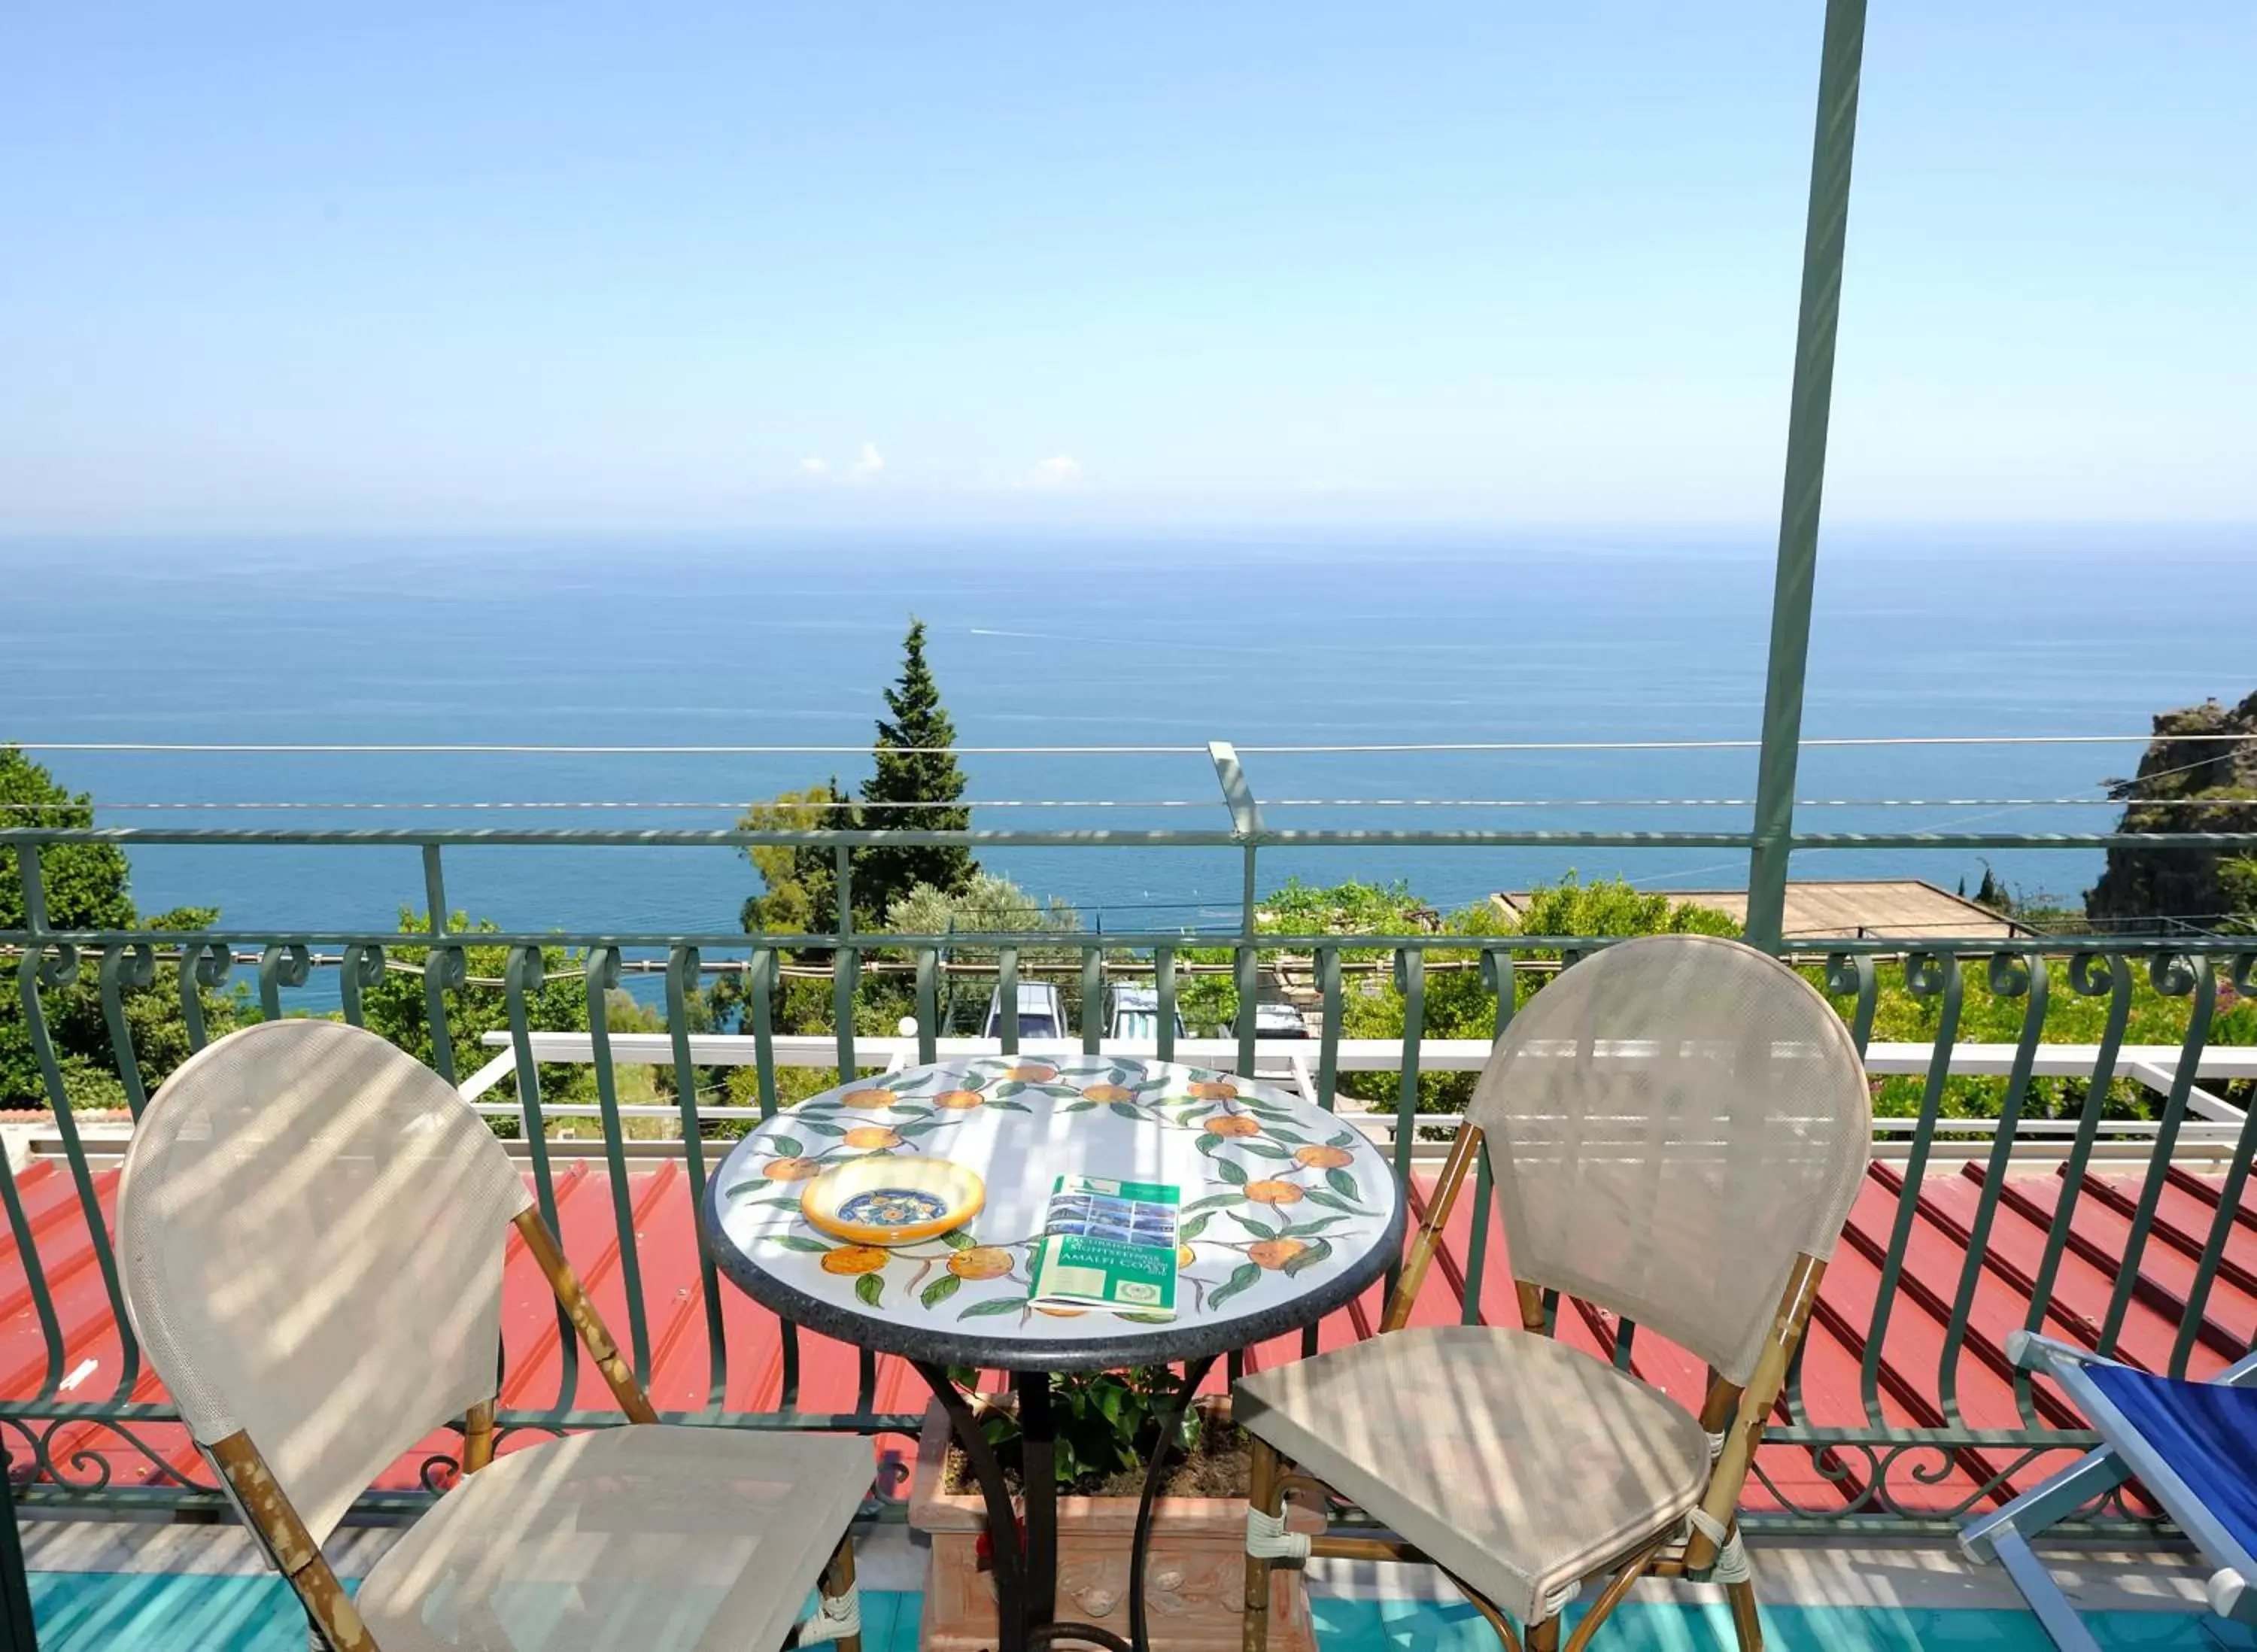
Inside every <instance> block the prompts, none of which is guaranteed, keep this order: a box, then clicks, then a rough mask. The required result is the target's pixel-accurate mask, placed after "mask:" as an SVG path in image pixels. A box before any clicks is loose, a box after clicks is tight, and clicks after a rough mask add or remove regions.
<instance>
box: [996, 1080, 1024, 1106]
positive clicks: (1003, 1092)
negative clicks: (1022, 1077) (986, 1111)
mask: <svg viewBox="0 0 2257 1652" xmlns="http://www.w3.org/2000/svg"><path fill="white" fill-rule="evenodd" d="M1025 1088H1026V1086H1025V1085H1024V1084H1021V1083H1020V1082H1019V1081H1018V1080H1017V1079H1015V1078H1014V1079H1011V1080H1010V1081H1008V1083H1005V1084H998V1085H996V1086H995V1088H994V1091H993V1092H991V1093H992V1094H993V1095H994V1098H995V1099H996V1100H998V1101H1001V1099H1002V1098H1004V1097H1006V1096H1015V1095H1017V1094H1018V1093H1019V1092H1020V1091H1022V1090H1024V1089H1025Z"/></svg>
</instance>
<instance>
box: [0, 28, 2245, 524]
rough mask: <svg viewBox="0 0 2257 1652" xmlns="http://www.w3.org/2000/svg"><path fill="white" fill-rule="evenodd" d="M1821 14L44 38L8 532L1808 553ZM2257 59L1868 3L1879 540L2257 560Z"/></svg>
mask: <svg viewBox="0 0 2257 1652" xmlns="http://www.w3.org/2000/svg"><path fill="white" fill-rule="evenodd" d="M1819 16H1820V6H1819V4H1817V0H1798V3H1797V4H1718V5H1704V6H1687V5H1683V4H1591V5H1568V6H1562V5H1550V6H1538V5H1535V4H1495V3H1485V4H1429V5H1413V6H1409V7H1400V6H1397V7H1376V6H1371V5H1369V4H1363V5H1324V4H1304V5H1298V6H1294V7H1291V8H1285V7H1218V6H1213V5H1197V6H1192V5H1144V6H1138V7H1134V8H1126V7H1044V8H1039V9H1037V8H1015V7H1006V6H981V7H955V6H949V7H943V6H933V5H929V4H928V5H914V6H913V5H906V4H904V5H901V6H853V5H826V6H818V5H804V6H791V7H785V6H753V7H748V6H742V5H732V4H719V3H718V0H716V3H714V4H684V5H679V6H671V7H662V8H649V7H646V8H633V9H621V8H601V9H597V8H574V7H569V6H555V5H550V6H543V7H537V8H536V7H531V6H527V7H522V8H509V7H501V6H476V7H456V6H443V7H442V6H436V5H426V4H406V3H403V4H392V5H387V6H385V7H379V8H365V7H363V8H349V7H333V6H318V5H317V6H300V7H280V6H271V5H269V6H256V7H249V6H239V5H230V4H223V3H215V4H207V5H199V6H194V7H190V6H169V7H163V8H133V7H128V6H49V7H39V8H30V9H20V10H19V11H18V13H17V14H16V16H15V18H14V19H13V20H12V22H11V25H10V30H9V35H10V39H9V45H8V48H7V50H6V51H5V53H0V152H4V153H5V154H6V156H7V158H8V159H7V162H6V164H5V166H4V167H0V249H4V255H0V531H11V530H12V531H16V532H43V531H49V530H74V531H75V530H96V531H100V530H110V529H124V530H136V531H145V530H162V529H196V530H204V529H219V530H231V529H265V528H275V529H293V530H295V529H304V528H338V529H363V530H389V529H399V528H409V527H491V528H518V527H525V528H540V527H548V526H580V527H591V526H592V527H605V526H617V527H728V526H754V525H761V524H772V523H794V522H804V521H838V522H854V521H863V520H869V521H941V522H949V521H959V520H960V521H980V520H988V519H995V520H1012V519H1030V520H1034V521H1037V522H1042V521H1048V520H1052V519H1057V520H1061V521H1065V520H1077V519H1091V520H1097V521H1112V520H1146V519H1155V520H1157V519H1185V520H1198V519H1205V518H1210V517H1212V518H1215V519H1240V518H1256V519H1259V518H1272V517H1274V518H1277V519H1287V520H1318V521H1321V520H1332V519H1339V520H1344V521H1373V520H1379V521H1386V520H1404V521H1418V520H1427V519H1433V520H1474V521H1491V520H1494V521H1499V522H1544V523H1550V522H1596V523H1616V522H1638V523H1660V524H1668V523H1678V522H1751V521H1761V520H1763V519H1766V518H1769V517H1770V516H1772V514H1773V513H1774V512H1775V511H1776V509H1777V498H1778V492H1779V463H1780V452H1781V446H1782V441H1783V433H1784V425H1785V407H1786V388H1787V377H1788V369H1789V363H1790V357H1791V354H1792V342H1793V332H1794V293H1795V288H1796V277H1797V265H1798V259H1799V257H1800V251H1801V227H1802V211H1803V191H1804V187H1805V173H1806V168H1807V166H1808V145H1809V132H1810V125H1811V118H1812V106H1813V92H1814V81H1815V65H1816V57H1817V36H1818V25H1819ZM2253 60H2257V6H2253V5H2251V4H2248V0H2186V3H2185V4H2174V5H2170V6H2167V7H2130V6H2125V5H2122V4H2117V3H2115V0H2108V3H2105V4H2104V3H2102V0H2070V3H2069V4H2052V5H2042V4H2025V3H2023V0H1985V4H1979V5H1968V4H1946V3H1944V0H1877V4H1875V6H1874V11H1873V16H1872V19H1871V28H1870V33H1869V40H1868V49H1867V58H1866V76H1865V95H1864V120H1863V125H1862V130H1861V136H1860V142H1859V150H1858V159H1857V196H1856V200H1855V202H1854V206H1853V209H1852V214H1851V225H1850V270H1849V279H1848V291H1847V295H1846V300H1845V314H1844V321H1843V335H1842V359H1841V369H1840V374H1839V378H1838V382H1837V395H1836V422H1835V442H1834V464H1833V468H1832V471H1831V474H1830V477H1829V510H1830V512H1831V515H1832V516H1833V518H1834V519H1836V520H1839V521H1850V520H1871V521H1883V522H1886V521H1893V520H1921V519H1926V520H1947V521H1966V520H1977V519H2007V520H2079V521H2087V520H2132V521H2145V520H2154V521H2174V520H2210V521H2218V520H2227V521H2246V520H2249V519H2253V518H2257V462H2253V456H2252V455H2257V397H2253V396H2252V394H2251V393H2250V386H2251V385H2253V384H2257V201H2253V199H2252V194H2253V185H2252V182H2251V177H2252V171H2253V169H2252V167H2251V165H2250V159H2251V157H2252V155H2253V154H2257V98H2252V97H2251V96H2250V95H2249V94H2248V84H2247V79H2246V76H2247V67H2248V65H2249V64H2250V63H2251V62H2252V61H2253Z"/></svg>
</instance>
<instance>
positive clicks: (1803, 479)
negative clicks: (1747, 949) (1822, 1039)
mask: <svg viewBox="0 0 2257 1652" xmlns="http://www.w3.org/2000/svg"><path fill="white" fill-rule="evenodd" d="M1864 49H1865V0H1827V5H1826V38H1825V45H1824V46H1823V48H1822V53H1821V58H1820V62H1819V69H1818V131H1817V136H1816V138H1815V140H1814V142H1813V145H1812V148H1811V156H1810V216H1809V219H1808V222H1807V223H1806V224H1805V225H1804V228H1803V235H1802V308H1801V317H1800V319H1799V320H1798V321H1797V322H1796V324H1795V335H1794V394H1793V399H1792V401H1791V402H1790V404H1789V408H1788V413H1787V424H1786V491H1785V498H1783V500H1782V501H1781V504H1780V506H1779V570H1778V575H1777V577H1776V580H1775V582H1774V583H1773V585H1772V599H1771V665H1770V669H1769V672H1768V674H1767V676H1766V679H1765V684H1764V717H1763V756H1762V759H1761V761H1760V763H1759V765H1758V768H1757V771H1756V811H1755V836H1756V845H1755V848H1754V850H1753V851H1751V854H1750V856H1749V859H1748V926H1747V938H1748V941H1749V943H1750V944H1751V945H1753V946H1759V947H1762V948H1764V949H1765V950H1766V951H1771V952H1776V951H1778V950H1779V939H1780V936H1779V931H1780V929H1781V928H1782V927H1783V924H1784V921H1785V917H1786V860H1787V853H1788V850H1787V843H1788V839H1789V838H1790V837H1792V835H1793V833H1794V766H1795V759H1796V756H1797V755H1798V752H1799V749H1800V747H1801V741H1802V681H1803V672H1804V667H1805V665H1806V664H1807V663H1808V659H1809V654H1810V592H1811V586H1812V583H1813V582H1814V580H1815V576H1816V574H1817V568H1818V514H1819V501H1820V497H1821V495H1822V493H1823V491H1824V489H1825V484H1826V422H1827V417H1828V414H1829V412H1830V410H1831V405H1832V401H1833V395H1834V335H1835V331H1836V327H1837V325H1838V323H1839V322H1840V320H1841V314H1842V246H1843V238H1844V236H1845V235H1846V233H1847V230H1848V229H1849V222H1850V152H1851V150H1852V149H1853V147H1854V146H1855V144H1856V141H1857V76H1858V70H1859V65H1860V62H1861V60H1863V58H1864Z"/></svg>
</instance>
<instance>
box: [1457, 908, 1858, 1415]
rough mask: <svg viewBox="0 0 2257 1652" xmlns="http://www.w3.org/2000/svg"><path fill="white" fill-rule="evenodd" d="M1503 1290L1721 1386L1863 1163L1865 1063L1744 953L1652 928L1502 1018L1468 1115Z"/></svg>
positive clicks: (1802, 993)
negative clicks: (1599, 1309) (1488, 1175)
mask: <svg viewBox="0 0 2257 1652" xmlns="http://www.w3.org/2000/svg"><path fill="white" fill-rule="evenodd" d="M1470 1113H1471V1117H1472V1119H1473V1121H1474V1122H1475V1124H1476V1125H1477V1126H1480V1127H1481V1129H1482V1133H1484V1135H1485V1136H1486V1137H1487V1139H1488V1142H1489V1154H1490V1160H1491V1163H1492V1165H1493V1166H1494V1168H1495V1170H1496V1176H1497V1181H1498V1196H1499V1198H1500V1199H1501V1201H1502V1202H1503V1206H1504V1223H1505V1237H1506V1239H1507V1242H1508V1243H1509V1244H1510V1245H1511V1250H1512V1256H1511V1261H1512V1271H1513V1273H1514V1274H1515V1275H1516V1276H1518V1278H1521V1279H1524V1280H1527V1281H1531V1282H1532V1283H1535V1284H1539V1285H1543V1286H1546V1287H1549V1288H1555V1289H1558V1290H1561V1291H1564V1292H1566V1293H1567V1294H1568V1295H1574V1296H1577V1297H1581V1299H1583V1300H1584V1301H1587V1302H1591V1303H1597V1304H1599V1305H1601V1306H1603V1307H1606V1308H1610V1309H1612V1310H1615V1311H1616V1312H1617V1313H1621V1314H1624V1315H1626V1316H1628V1317H1631V1318H1632V1319H1635V1320H1636V1321H1638V1324H1641V1325H1645V1326H1649V1327H1651V1328H1652V1329H1653V1330H1654V1331H1659V1333H1660V1334H1661V1335H1663V1336H1665V1337H1667V1338H1671V1339H1672V1340H1673V1341H1674V1342H1676V1343H1678V1344H1680V1345H1682V1346H1684V1347H1685V1348H1687V1349H1689V1350H1690V1351H1691V1352H1694V1353H1696V1354H1698V1355H1700V1356H1701V1357H1702V1359H1706V1360H1707V1361H1708V1362H1709V1364H1710V1365H1712V1366H1716V1369H1717V1370H1718V1371H1720V1372H1721V1373H1723V1374H1724V1375H1725V1376H1726V1377H1727V1378H1729V1379H1730V1380H1732V1381H1735V1382H1744V1381H1745V1380H1747V1378H1748V1376H1749V1374H1750V1373H1751V1371H1752V1370H1753V1369H1754V1366H1755V1361H1756V1358H1757V1354H1758V1352H1759V1349H1760V1345H1761V1344H1762V1341H1763V1338H1764V1336H1765V1331H1767V1330H1768V1329H1769V1326H1770V1323H1771V1317H1772V1312H1773V1310H1775V1309H1776V1308H1777V1307H1778V1305H1779V1295H1780V1292H1781V1291H1782V1290H1784V1289H1785V1288H1786V1275H1787V1272H1788V1270H1789V1268H1790V1267H1793V1265H1794V1257H1795V1255H1796V1253H1798V1252H1803V1253H1808V1254H1810V1255H1813V1256H1816V1257H1819V1258H1821V1259H1823V1258H1826V1257H1828V1256H1830V1255H1831V1254H1832V1253H1833V1249H1834V1241H1835V1239H1836V1237H1837V1236H1838V1235H1839V1234H1840V1232H1841V1230H1842V1224H1843V1221H1844V1220H1845V1219H1846V1218H1848V1215H1849V1211H1850V1201H1851V1200H1852V1199H1853V1198H1855V1197H1857V1184H1858V1182H1859V1180H1860V1179H1861V1178H1862V1177H1863V1175H1864V1169H1865V1164H1866V1161H1867V1159H1868V1157H1869V1155H1870V1154H1871V1128H1872V1126H1871V1098H1870V1096H1869V1093H1868V1091H1867V1088H1866V1082H1865V1070H1864V1063H1862V1062H1861V1061H1859V1060H1858V1058H1857V1047H1856V1046H1855V1045H1854V1044H1853V1043H1852V1042H1851V1041H1850V1034H1849V1031H1848V1029H1847V1028H1846V1027H1843V1025H1842V1020H1841V1018H1840V1017H1839V1016H1838V1015H1836V1013H1834V1011H1833V1009H1832V1007H1831V1006H1829V1005H1828V1003H1827V1002H1826V1000H1825V999H1823V998H1822V997H1820V996H1819V994H1818V993H1817V992H1816V991H1815V989H1814V988H1812V987H1811V985H1809V984H1808V982H1806V981H1804V980H1803V979H1802V978H1801V977H1800V976H1798V975H1796V974H1795V973H1794V971H1792V970H1790V969H1788V968H1787V967H1786V965H1785V964H1780V963H1779V961H1778V960H1777V959H1775V958H1772V957H1767V956H1765V954H1763V953H1761V952H1758V951H1757V950H1754V949H1753V948H1751V947H1747V946H1743V945H1741V944H1740V943H1739V942H1736V941H1724V940H1719V939H1716V938H1715V937H1713V936H1709V935H1652V936H1648V937H1645V938H1644V939H1641V940H1636V941H1629V942H1623V943H1622V944H1620V945H1617V946H1611V947H1609V948H1607V949H1606V950H1603V951H1601V952H1598V953H1595V954H1594V955H1593V956H1592V957H1589V958H1587V959H1585V960H1584V961H1583V962H1581V963H1580V964H1576V965H1575V966H1574V968H1572V969H1569V970H1567V971H1562V972H1561V974H1560V977H1559V978H1558V979H1556V980H1554V981H1553V983H1552V984H1551V985H1548V986H1546V987H1545V988H1544V990H1543V991H1542V992H1539V993H1537V994H1536V996H1535V997H1534V998H1533V999H1531V1000H1530V1001H1529V1004H1528V1007H1527V1008H1526V1009H1525V1010H1523V1011H1522V1012H1521V1013H1519V1014H1518V1016H1517V1017H1515V1018H1514V1020H1513V1022H1512V1025H1511V1027H1509V1028H1507V1029H1506V1032H1505V1034H1504V1036H1503V1038H1501V1039H1499V1040H1498V1041H1497V1046H1496V1052H1495V1053H1494V1054H1493V1055H1491V1056H1490V1057H1489V1065H1488V1066H1487V1068H1485V1069H1484V1070H1483V1071H1482V1076H1481V1080H1480V1083H1479V1084H1477V1085H1476V1086H1475V1091H1474V1098H1473V1102H1472V1105H1471V1108H1470Z"/></svg>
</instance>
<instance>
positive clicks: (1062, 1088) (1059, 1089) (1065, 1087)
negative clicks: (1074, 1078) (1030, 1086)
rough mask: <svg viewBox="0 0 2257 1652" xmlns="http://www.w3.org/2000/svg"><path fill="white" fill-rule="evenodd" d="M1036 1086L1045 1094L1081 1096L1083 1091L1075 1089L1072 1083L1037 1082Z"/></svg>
mask: <svg viewBox="0 0 2257 1652" xmlns="http://www.w3.org/2000/svg"><path fill="white" fill-rule="evenodd" d="M1035 1088H1036V1089H1037V1090H1039V1091H1042V1092H1043V1094H1044V1095H1045V1096H1079V1094H1081V1091H1079V1090H1077V1089H1075V1088H1074V1087H1073V1086H1072V1084H1037V1085H1036V1086H1035Z"/></svg>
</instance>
